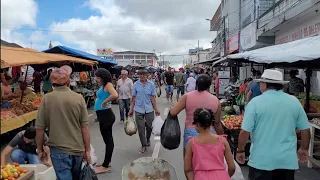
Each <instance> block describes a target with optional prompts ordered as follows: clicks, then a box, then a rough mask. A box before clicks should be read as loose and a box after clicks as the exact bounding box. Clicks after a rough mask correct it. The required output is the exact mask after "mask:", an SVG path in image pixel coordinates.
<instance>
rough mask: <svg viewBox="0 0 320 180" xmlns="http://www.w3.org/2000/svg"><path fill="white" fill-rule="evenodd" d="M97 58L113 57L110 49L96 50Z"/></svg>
mask: <svg viewBox="0 0 320 180" xmlns="http://www.w3.org/2000/svg"><path fill="white" fill-rule="evenodd" d="M97 56H101V57H108V56H113V52H112V49H111V48H100V49H97Z"/></svg>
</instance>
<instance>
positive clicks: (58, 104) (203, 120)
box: [1, 68, 310, 180]
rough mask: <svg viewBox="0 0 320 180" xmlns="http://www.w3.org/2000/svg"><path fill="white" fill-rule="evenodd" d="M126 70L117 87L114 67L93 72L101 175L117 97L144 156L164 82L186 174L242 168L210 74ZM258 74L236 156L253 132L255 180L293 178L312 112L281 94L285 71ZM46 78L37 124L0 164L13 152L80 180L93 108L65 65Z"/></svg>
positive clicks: (223, 173)
mask: <svg viewBox="0 0 320 180" xmlns="http://www.w3.org/2000/svg"><path fill="white" fill-rule="evenodd" d="M128 74H129V73H128V71H126V70H122V71H121V78H120V79H119V80H117V84H116V86H114V84H113V80H114V77H113V76H112V74H111V73H110V72H109V71H108V70H106V69H104V68H99V69H97V70H96V71H95V80H96V81H97V83H98V85H99V87H100V88H99V89H98V91H97V92H96V99H95V104H94V111H95V112H96V115H97V119H98V121H99V127H100V132H101V136H102V137H103V141H104V143H105V157H104V160H103V163H102V164H97V165H96V167H95V172H96V173H97V174H100V173H106V172H109V168H110V167H111V160H112V155H113V150H114V140H113V135H112V129H113V124H114V123H115V121H116V116H115V114H114V113H113V110H112V106H111V102H112V101H114V100H118V102H119V108H120V123H123V122H124V121H125V119H128V118H131V117H133V116H134V117H135V121H136V125H137V129H138V134H139V138H140V143H141V148H140V150H139V152H140V153H144V152H146V150H147V148H148V147H149V146H150V144H151V143H150V137H151V132H152V122H153V120H154V118H155V116H160V111H159V108H158V105H157V88H159V87H160V86H161V85H162V84H164V85H165V89H166V98H167V101H168V102H169V101H171V102H172V101H173V91H174V88H176V89H177V97H176V100H177V103H175V104H174V106H173V107H172V108H171V109H170V111H169V113H170V115H171V116H177V115H178V114H179V113H181V112H182V111H183V110H185V113H186V119H183V120H185V128H184V136H183V138H184V139H183V140H184V141H183V142H184V143H183V149H184V151H183V156H184V170H185V174H186V178H187V179H188V180H192V179H196V180H202V179H203V180H204V179H206V180H207V179H209V178H210V179H219V180H227V179H230V177H231V176H232V175H233V174H234V173H235V169H236V166H235V161H234V159H233V156H232V154H231V150H230V146H229V144H228V141H227V140H226V139H225V138H224V135H223V133H224V132H223V127H222V123H221V114H222V110H221V104H220V101H219V98H218V97H217V96H215V95H213V94H212V93H210V87H211V86H212V85H213V84H215V83H216V81H214V80H213V78H212V77H211V76H209V75H208V74H207V73H206V72H203V73H197V72H196V73H195V72H188V71H187V72H185V70H184V69H183V68H180V69H179V72H173V71H172V69H171V68H168V70H167V71H165V72H162V73H161V72H157V73H149V72H148V71H147V70H146V69H144V68H140V69H139V70H138V72H137V74H138V76H139V79H138V80H137V81H136V82H134V83H133V80H132V79H130V78H129V77H128ZM255 75H256V76H255V77H254V78H255V79H247V80H246V81H245V83H244V85H245V86H243V87H242V88H241V92H245V93H246V94H247V104H246V107H245V114H244V120H243V124H242V130H241V133H240V136H239V144H238V149H237V152H236V154H237V161H238V162H239V163H244V161H245V157H244V147H245V145H246V143H247V141H248V138H249V136H250V135H251V155H250V159H249V163H248V165H249V166H250V171H249V179H250V180H270V179H271V180H272V179H276V180H278V179H281V180H282V179H287V180H291V179H294V172H295V170H297V169H298V168H299V167H298V161H299V162H306V160H307V155H308V154H307V150H308V146H309V141H310V132H309V124H308V119H307V116H306V113H305V112H304V109H303V107H302V106H301V103H300V102H299V101H298V100H297V99H296V98H295V97H293V96H291V95H289V94H286V93H284V92H283V88H284V85H285V84H288V83H289V82H288V81H284V80H283V79H284V78H283V74H282V73H281V72H280V71H277V70H265V71H264V73H263V74H262V75H261V73H259V72H257V73H256V74H255ZM216 79H218V77H217V78H215V80H216ZM4 80H6V79H4ZM44 80H50V83H51V84H52V88H53V91H52V92H50V93H47V94H46V95H45V96H44V97H43V99H42V102H41V104H40V106H39V109H38V116H37V118H36V123H35V127H34V128H28V129H27V130H25V131H21V132H20V133H18V134H17V135H16V136H15V138H14V139H13V140H12V141H11V142H10V143H9V145H8V146H7V147H6V148H5V149H4V150H3V152H2V153H1V163H2V164H4V163H5V157H6V156H7V155H9V154H10V156H11V160H12V161H15V162H19V163H21V164H23V163H26V162H28V163H35V164H37V163H39V162H41V163H44V164H46V165H48V164H51V163H52V165H53V167H54V169H55V172H56V175H57V178H58V179H59V180H60V179H61V180H62V179H63V180H69V179H70V180H71V179H78V176H79V174H80V171H81V164H82V161H83V160H85V161H87V162H89V163H90V162H91V156H90V150H91V145H90V135H89V127H88V111H87V105H86V103H85V100H84V98H83V97H82V96H81V95H79V94H77V93H75V92H73V91H71V89H70V88H69V87H70V82H71V80H70V73H68V72H67V71H66V70H64V69H62V68H57V69H54V70H53V71H50V73H49V77H48V76H46V77H45V78H44ZM185 87H186V88H185ZM216 88H217V87H216ZM185 89H186V91H187V93H185ZM61 124H63V126H61ZM296 129H299V130H300V131H301V137H302V139H301V145H300V149H299V150H298V155H297V150H296V149H297V137H296ZM47 132H48V136H47ZM15 147H18V148H17V149H14V148H15ZM47 147H49V148H50V151H47V150H46V149H47ZM36 156H38V158H37V157H36ZM226 167H227V169H228V170H226Z"/></svg>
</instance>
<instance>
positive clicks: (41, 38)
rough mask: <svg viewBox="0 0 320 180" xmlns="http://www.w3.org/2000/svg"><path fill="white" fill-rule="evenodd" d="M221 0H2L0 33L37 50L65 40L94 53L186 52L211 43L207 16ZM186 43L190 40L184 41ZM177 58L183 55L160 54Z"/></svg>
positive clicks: (175, 60) (180, 59) (211, 36)
mask: <svg viewBox="0 0 320 180" xmlns="http://www.w3.org/2000/svg"><path fill="white" fill-rule="evenodd" d="M219 2H220V0H1V39H3V40H5V41H9V42H14V43H17V44H19V45H22V46H23V47H31V46H32V48H35V49H37V50H40V51H42V50H45V49H47V48H48V44H49V42H50V40H51V41H52V44H53V46H57V45H65V46H69V47H72V48H76V49H81V50H84V51H87V52H90V53H93V54H96V49H97V48H112V49H113V50H114V51H124V50H133V51H146V52H152V51H153V50H155V51H156V53H157V54H159V52H162V54H167V55H175V54H179V55H180V54H186V53H187V52H188V49H190V48H193V46H197V41H198V40H200V47H205V48H207V47H210V41H212V40H213V38H214V36H215V33H214V32H210V31H209V26H210V24H209V21H206V19H211V18H212V16H213V14H214V12H215V11H216V9H217V7H218V5H219ZM189 44H191V45H189ZM165 60H169V61H172V64H181V63H182V60H183V57H182V56H165Z"/></svg>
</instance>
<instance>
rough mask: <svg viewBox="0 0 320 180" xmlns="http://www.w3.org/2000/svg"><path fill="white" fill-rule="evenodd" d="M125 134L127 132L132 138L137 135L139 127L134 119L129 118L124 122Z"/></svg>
mask: <svg viewBox="0 0 320 180" xmlns="http://www.w3.org/2000/svg"><path fill="white" fill-rule="evenodd" d="M124 132H126V134H127V135H129V136H132V135H134V134H136V133H137V126H136V122H135V121H134V119H133V118H132V117H129V118H128V119H127V120H126V121H125V122H124Z"/></svg>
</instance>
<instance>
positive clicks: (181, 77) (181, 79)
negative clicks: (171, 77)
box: [175, 72, 186, 86]
mask: <svg viewBox="0 0 320 180" xmlns="http://www.w3.org/2000/svg"><path fill="white" fill-rule="evenodd" d="M175 77H176V85H177V86H184V84H185V83H186V76H185V74H183V73H181V72H178V73H177V74H176V75H175Z"/></svg>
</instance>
